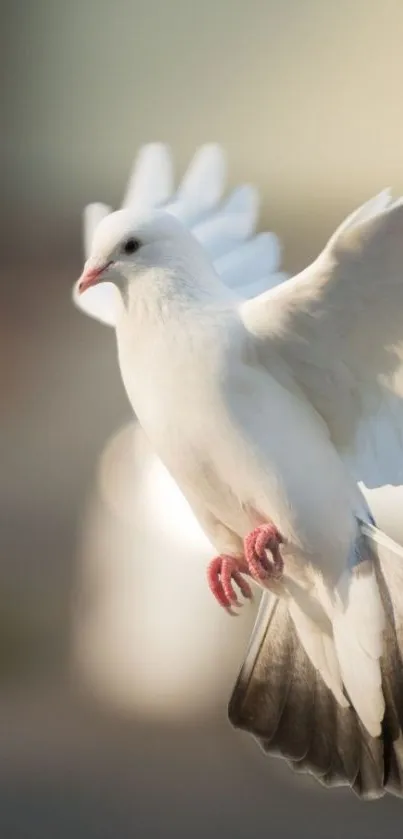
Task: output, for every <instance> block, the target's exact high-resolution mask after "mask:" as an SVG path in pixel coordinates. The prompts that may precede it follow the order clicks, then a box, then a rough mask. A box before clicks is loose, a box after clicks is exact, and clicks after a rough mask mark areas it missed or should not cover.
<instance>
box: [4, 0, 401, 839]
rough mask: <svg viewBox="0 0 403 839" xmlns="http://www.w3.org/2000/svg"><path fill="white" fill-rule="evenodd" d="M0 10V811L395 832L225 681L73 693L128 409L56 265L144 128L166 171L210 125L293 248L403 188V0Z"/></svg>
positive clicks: (36, 821)
mask: <svg viewBox="0 0 403 839" xmlns="http://www.w3.org/2000/svg"><path fill="white" fill-rule="evenodd" d="M1 13H2V21H1V23H2V26H1V31H2V47H1V61H2V63H4V67H3V71H2V76H1V78H2V82H3V99H4V102H3V108H2V113H3V120H2V131H1V138H0V141H1V145H2V161H3V163H4V175H3V179H2V199H3V200H2V225H1V229H2V233H3V236H2V239H3V247H2V264H1V277H0V280H1V285H0V287H1V291H2V302H1V307H0V376H1V378H0V398H1V417H0V421H1V435H0V449H1V470H0V517H1V522H0V525H1V526H0V551H1V555H0V560H1V561H0V667H1V670H0V672H1V683H2V685H3V689H2V691H0V702H1V704H2V706H3V708H2V712H1V714H0V776H1V783H0V835H1V836H4V837H5V839H20V837H22V836H29V837H30V839H36V837H38V839H39V837H40V839H47V838H48V837H49V839H50V837H52V839H55V837H57V839H64V838H65V837H66V839H67V838H68V839H70V837H72V836H74V837H75V839H81V838H82V839H93V837H94V839H95V837H96V839H98V837H99V839H106V837H108V839H109V837H111V839H112V837H113V839H121V838H122V839H125V837H129V836H130V837H132V836H136V837H137V836H139V837H142V836H143V835H144V836H145V835H148V834H150V835H153V836H154V835H155V836H161V837H162V836H171V835H172V836H175V837H182V836H183V837H189V836H192V837H193V836H195V837H198V836H200V837H202V836H203V837H205V836H206V835H213V836H215V835H226V834H228V835H231V836H232V837H233V839H236V837H248V839H253V837H255V836H256V837H257V836H261V835H262V834H263V832H268V833H270V834H271V835H273V836H275V837H293V836H296V835H308V836H309V837H310V839H316V837H317V839H333V837H334V839H336V837H337V839H338V837H339V836H340V835H341V834H343V836H346V837H348V839H350V837H351V839H360V837H362V839H372V837H374V839H375V837H378V836H381V835H382V836H383V837H385V839H393V837H397V836H400V835H401V812H402V810H401V805H399V804H398V802H396V801H393V800H388V801H384V802H382V803H380V804H376V805H366V806H362V805H359V804H358V803H357V802H356V801H355V799H354V798H353V797H352V796H351V795H349V794H348V793H347V792H343V791H335V792H334V793H332V794H326V793H324V792H323V791H321V790H320V788H318V787H317V786H314V785H312V784H311V783H310V782H309V781H308V780H307V779H298V778H295V776H293V775H291V773H289V772H288V770H287V768H286V767H285V766H284V765H283V764H280V763H277V762H276V761H272V762H271V763H267V762H265V761H264V760H263V759H260V755H259V754H258V753H257V752H256V751H255V750H254V749H253V748H252V745H251V744H249V743H248V742H245V741H244V740H243V738H239V737H237V736H236V735H234V734H233V733H232V732H231V731H230V730H229V729H228V728H227V727H226V725H225V708H221V705H220V706H219V707H218V708H217V710H216V713H215V715H214V714H213V715H211V714H210V715H209V716H208V718H207V716H206V718H205V719H204V721H200V718H198V719H197V720H196V719H193V721H192V714H191V713H190V719H187V721H186V723H185V722H183V723H182V724H180V722H178V721H176V722H175V723H173V722H172V721H171V722H169V721H167V720H166V719H164V718H163V715H161V718H160V719H158V718H155V717H154V718H153V719H152V720H150V719H149V718H147V717H146V716H145V715H144V714H143V716H142V714H140V713H139V712H137V713H136V714H130V713H129V712H125V715H124V717H122V715H121V714H120V715H118V714H117V712H116V709H113V708H112V707H106V706H104V705H102V704H101V703H100V702H99V701H97V702H96V703H95V698H89V697H88V696H87V697H86V699H85V701H82V700H79V698H78V696H77V687H78V686H79V680H78V678H77V677H76V676H74V678H72V676H71V668H70V649H71V635H72V630H73V624H74V619H75V618H74V615H75V612H74V610H73V608H72V604H73V603H74V597H75V594H76V591H77V585H79V582H78V581H80V579H81V577H80V574H81V564H82V563H83V562H85V550H86V548H85V545H84V546H83V542H82V539H81V533H82V528H81V523H82V522H83V521H85V520H86V516H85V510H86V507H85V505H86V500H87V499H88V498H89V497H90V496H91V492H92V488H93V486H94V481H95V473H96V466H97V462H98V457H99V455H100V453H101V451H102V449H103V446H104V444H105V442H106V440H107V439H108V438H109V436H110V435H111V434H112V433H113V432H115V431H116V429H117V428H118V427H119V425H121V423H122V422H124V421H125V420H126V419H127V418H128V417H129V411H128V407H127V403H126V400H125V397H124V395H123V393H122V388H121V386H120V382H119V378H118V374H117V370H116V363H115V354H114V345H113V336H112V334H111V333H110V332H109V331H108V330H106V329H103V328H102V327H100V326H98V325H97V324H95V323H92V322H90V321H89V320H88V319H86V318H84V317H82V316H80V315H79V314H78V313H77V312H75V311H74V310H73V308H72V306H71V303H70V287H71V284H72V282H73V281H74V279H75V278H76V276H77V275H78V272H79V270H80V264H81V258H82V253H81V238H80V237H81V229H80V225H81V209H82V206H83V204H84V203H86V202H87V201H89V200H94V199H100V200H105V201H108V202H110V203H112V204H114V205H117V204H118V202H119V199H120V197H121V195H122V192H123V189H124V184H125V178H126V175H127V171H128V169H129V167H130V164H131V160H132V157H133V154H134V152H135V150H136V148H137V147H138V146H139V145H140V144H142V143H143V142H147V141H149V140H154V139H157V140H164V141H168V142H169V143H171V145H172V147H173V149H174V153H175V157H176V159H177V161H178V169H179V171H182V170H183V168H184V166H185V165H186V163H187V161H188V160H189V158H190V157H191V155H192V153H193V151H194V148H195V147H196V146H197V145H198V144H199V143H201V142H204V141H209V140H216V141H219V142H222V143H223V144H224V145H225V147H226V148H227V150H228V154H229V162H230V179H231V182H232V183H235V182H238V181H239V180H249V181H252V182H256V183H258V184H259V186H260V188H261V191H262V197H263V217H262V226H265V227H266V226H269V227H270V228H271V229H274V230H276V231H277V232H279V234H280V235H281V238H282V240H283V243H284V247H285V264H286V267H287V268H289V269H291V270H293V269H296V268H298V267H302V266H303V265H304V264H305V262H306V261H307V260H308V259H309V258H311V257H312V256H313V255H314V254H315V253H316V251H317V249H318V248H319V247H320V245H321V244H322V243H323V240H324V238H325V236H326V235H327V234H329V233H330V232H331V231H332V229H333V227H334V225H335V224H336V223H337V222H338V221H339V220H340V219H341V218H342V217H343V215H344V214H345V213H347V212H348V211H349V210H350V209H352V208H353V207H354V206H355V205H356V204H359V203H360V202H361V201H362V200H365V198H367V197H369V196H370V195H372V194H373V193H374V192H376V191H378V190H380V189H381V188H383V187H384V186H392V187H393V189H394V190H395V191H396V193H398V194H399V192H402V191H403V107H402V92H401V89H402V81H403V55H402V47H403V4H402V3H401V0H379V2H378V0H350V2H346V0H337V1H335V2H333V1H332V0H277V2H275V0H265V2H263V0H260V2H258V0H249V2H239V0H214V2H213V0H204V2H200V3H194V2H193V0H170V1H169V2H168V0H147V2H140V0H127V2H124V0H117V1H116V2H114V3H112V2H110V0H108V2H106V0H105V2H104V0H84V2H82V3H81V2H80V3H79V2H78V0H72V1H71V2H69V3H67V2H61V0H53V2H50V0H13V2H11V0H10V2H7V0H6V2H4V0H3V3H2V6H1ZM113 549H114V544H112V549H111V551H110V556H111V562H112V558H113ZM116 550H117V543H116ZM94 585H95V584H94ZM95 596H96V592H95V593H94V591H92V590H90V591H86V593H85V597H88V598H89V599H90V600H91V598H94V597H95ZM84 599H85V598H84ZM83 608H85V603H84V606H83ZM138 642H139V638H138V637H136V638H133V644H136V643H138ZM217 643H219V640H218V641H217ZM116 655H117V656H119V650H118V648H117V649H116ZM209 672H210V677H209V678H211V669H210V671H209ZM73 675H74V674H73ZM111 678H113V675H111ZM218 679H219V665H217V680H218ZM211 689H212V690H213V689H214V681H213V682H212V688H211ZM220 709H221V710H220Z"/></svg>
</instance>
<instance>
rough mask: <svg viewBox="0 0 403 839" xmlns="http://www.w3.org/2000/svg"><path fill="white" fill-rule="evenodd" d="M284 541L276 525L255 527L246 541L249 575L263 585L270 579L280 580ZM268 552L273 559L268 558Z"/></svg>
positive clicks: (282, 566)
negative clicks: (281, 550) (281, 549)
mask: <svg viewBox="0 0 403 839" xmlns="http://www.w3.org/2000/svg"><path fill="white" fill-rule="evenodd" d="M283 542H284V539H283V537H282V535H281V533H279V531H278V530H277V527H275V526H274V524H261V525H259V527H255V529H254V530H252V532H251V533H249V534H248V536H246V538H245V540H244V549H245V559H246V562H247V566H248V570H249V574H250V575H251V577H253V579H254V580H256V581H257V582H259V583H261V582H263V581H264V580H267V579H269V578H271V579H274V580H279V579H280V577H281V576H282V573H283V568H284V563H283V558H282V556H281V553H280V545H282V544H283ZM267 551H269V552H270V553H271V555H272V559H269V558H268V556H267Z"/></svg>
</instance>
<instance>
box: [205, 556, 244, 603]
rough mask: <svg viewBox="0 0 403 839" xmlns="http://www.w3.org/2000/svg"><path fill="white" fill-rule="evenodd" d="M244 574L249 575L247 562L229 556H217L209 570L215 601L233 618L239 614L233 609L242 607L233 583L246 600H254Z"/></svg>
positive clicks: (210, 584)
mask: <svg viewBox="0 0 403 839" xmlns="http://www.w3.org/2000/svg"><path fill="white" fill-rule="evenodd" d="M243 573H244V574H245V573H246V574H248V573H249V571H248V568H247V565H246V563H245V560H244V559H243V558H242V557H234V556H229V555H228V554H221V555H220V556H216V557H215V558H214V559H213V560H212V561H211V562H210V565H209V566H208V569H207V579H208V583H209V586H210V589H211V591H212V593H213V595H214V597H215V599H216V600H217V601H218V603H219V604H220V606H223V608H224V609H225V610H226V611H227V612H228V614H230V615H233V616H236V615H237V614H238V612H234V610H233V608H234V607H235V608H241V607H242V603H241V602H240V601H239V600H238V597H237V594H236V592H235V589H234V585H233V583H235V585H236V586H237V587H238V588H239V591H240V592H241V594H242V596H243V597H245V599H246V600H251V599H252V590H251V587H250V585H249V583H247V582H246V580H244V578H243V576H242V574H243Z"/></svg>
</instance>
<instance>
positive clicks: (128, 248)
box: [123, 236, 141, 254]
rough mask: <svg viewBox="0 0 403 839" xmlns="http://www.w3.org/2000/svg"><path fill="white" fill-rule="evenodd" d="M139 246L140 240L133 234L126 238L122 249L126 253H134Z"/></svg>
mask: <svg viewBox="0 0 403 839" xmlns="http://www.w3.org/2000/svg"><path fill="white" fill-rule="evenodd" d="M139 248H141V242H139V240H138V239H135V238H134V237H133V236H132V237H130V239H128V240H127V242H125V243H124V245H123V251H124V253H127V254H131V253H136V251H138V249H139Z"/></svg>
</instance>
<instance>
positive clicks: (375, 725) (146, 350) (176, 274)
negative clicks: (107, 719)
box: [81, 147, 403, 789]
mask: <svg viewBox="0 0 403 839" xmlns="http://www.w3.org/2000/svg"><path fill="white" fill-rule="evenodd" d="M155 148H157V147H155ZM154 153H155V152H154ZM208 155H213V159H215V160H218V157H217V155H218V150H217V148H216V147H208ZM214 156H215V157H214ZM201 160H202V162H203V157H202V158H201ZM198 165H200V158H199V161H198ZM218 180H219V179H218ZM189 183H190V185H192V184H197V185H198V188H199V185H200V180H199V179H198V178H197V177H194V178H193V179H192V177H190V179H189V180H188V184H189ZM156 194H158V191H157V193H156ZM184 194H185V196H186V200H189V208H190V210H189V216H190V218H191V219H192V223H191V225H190V226H191V229H192V231H193V234H194V235H192V234H191V233H190V232H188V231H187V230H186V229H185V228H184V227H183V225H182V224H180V223H179V222H178V221H177V220H175V219H174V218H173V216H177V217H178V218H179V217H181V218H182V221H183V218H184V217H185V215H186V214H185V213H184V212H183V208H182V211H181V212H180V211H179V210H178V202H173V205H172V206H173V208H174V212H171V213H170V212H169V207H168V213H166V212H165V213H164V212H161V211H155V210H154V209H153V208H152V207H150V206H148V207H147V212H144V211H142V212H141V213H140V212H139V209H138V207H134V208H133V207H131V206H128V207H127V209H126V210H124V211H121V212H120V213H118V214H112V215H111V216H108V217H104V218H103V219H102V220H101V222H100V223H99V225H98V227H97V229H96V233H95V236H94V237H93V240H92V247H91V251H90V255H89V259H88V260H87V263H86V269H85V272H84V274H83V279H82V280H81V284H83V282H84V283H85V282H87V280H86V277H87V278H88V277H90V275H91V276H93V275H94V272H95V273H96V276H97V280H98V281H99V279H102V280H104V281H105V280H106V281H107V282H108V281H109V282H112V283H113V284H114V285H115V286H116V287H117V288H118V289H119V292H118V294H119V305H118V307H117V308H116V329H117V339H118V350H119V361H120V366H121V372H122V377H123V381H124V383H125V386H126V390H127V393H128V395H129V398H130V401H131V403H132V405H133V409H134V411H135V413H136V414H137V416H138V418H139V421H140V423H141V424H142V426H143V428H144V430H145V432H146V434H147V436H148V437H149V439H150V441H151V442H152V444H153V445H154V448H155V450H156V451H157V452H158V454H159V455H160V457H161V459H162V460H163V461H164V463H165V465H166V466H167V467H168V469H169V470H170V472H171V474H172V476H173V478H174V479H175V481H177V483H178V485H179V486H180V488H181V489H182V492H183V493H184V495H185V496H186V497H187V499H188V501H189V502H190V504H191V506H192V508H193V510H194V513H195V515H196V516H197V518H198V519H199V521H200V523H201V524H202V526H203V529H204V530H205V532H206V534H207V535H208V537H209V539H210V540H211V542H212V544H214V546H215V547H216V549H217V551H218V552H219V553H225V554H228V553H229V554H233V555H239V554H241V553H242V551H243V539H244V537H245V536H246V535H247V533H248V532H249V531H250V530H251V529H252V528H253V527H254V526H255V525H256V523H257V521H258V520H260V519H261V518H262V519H264V520H273V521H274V522H275V524H276V525H277V526H278V528H279V529H280V531H281V533H282V534H283V536H284V537H285V540H286V541H285V546H284V549H283V557H284V563H285V566H284V569H285V570H284V575H283V578H282V581H281V583H280V584H279V585H276V586H273V591H275V594H276V596H277V597H279V598H280V601H282V602H283V603H284V608H285V609H286V611H285V612H284V616H285V618H284V621H283V629H284V633H285V634H287V633H286V627H287V632H288V631H289V630H288V623H287V620H288V616H289V617H290V618H291V620H292V622H293V626H294V628H295V631H296V633H297V636H298V638H299V640H300V642H301V643H302V646H303V649H304V650H305V653H306V655H307V657H308V659H309V661H310V663H311V665H312V666H313V667H314V669H315V671H316V672H318V673H320V675H321V677H322V679H323V682H324V684H325V685H326V686H327V688H328V689H329V691H330V692H331V693H330V695H332V696H333V697H334V699H335V700H336V703H337V705H338V707H339V708H340V709H344V710H343V713H344V712H346V713H347V712H348V713H350V711H349V710H348V705H349V702H351V704H352V706H353V707H354V709H355V711H356V713H357V715H358V717H359V719H360V720H361V722H362V724H363V726H364V728H365V729H366V732H367V735H365V736H368V735H369V736H370V738H372V739H375V738H379V737H380V735H381V732H382V725H385V719H384V712H385V688H384V686H383V683H382V673H381V659H382V656H383V654H384V651H385V640H384V639H385V631H386V627H387V619H386V613H385V603H383V602H382V598H381V594H380V589H379V585H378V581H377V576H376V563H375V562H374V558H373V555H372V548H373V546H372V548H371V547H369V545H368V539H369V538H370V536H369V535H368V532H367V533H366V539H365V538H364V537H363V527H362V522H370V520H371V519H370V517H369V514H368V508H367V505H366V502H365V499H364V497H363V495H362V493H361V491H360V489H359V487H358V485H357V482H360V481H364V482H365V483H366V484H367V485H368V483H369V482H370V485H371V486H381V485H382V484H384V483H386V482H390V483H392V482H393V483H400V482H402V472H401V454H402V450H401V439H400V438H401V433H400V428H401V422H400V419H401V410H402V409H401V350H400V343H401V341H402V338H403V322H402V320H401V303H402V302H403V265H402V262H403V260H402V258H403V204H401V203H399V202H397V203H395V204H394V203H393V202H392V201H391V200H390V198H389V195H388V193H382V194H381V195H380V196H378V197H377V198H375V199H373V200H372V201H371V202H368V204H366V205H364V207H362V208H360V209H359V210H358V211H357V212H356V213H355V214H353V215H352V216H350V217H349V218H348V219H347V221H346V222H344V224H343V225H341V227H340V228H339V229H338V231H336V233H335V234H334V235H333V236H332V238H331V240H330V241H329V243H328V245H327V246H326V247H325V249H324V251H323V252H322V254H321V255H320V256H319V258H318V259H317V260H316V261H315V262H314V263H313V264H312V265H311V266H310V267H309V268H308V269H306V270H305V271H304V272H303V273H302V274H301V275H299V276H297V277H295V278H294V279H293V280H291V281H289V282H287V283H281V284H276V282H273V284H272V285H273V287H272V288H271V289H270V290H269V291H265V292H264V293H263V294H261V295H259V296H257V297H253V296H249V295H248V289H249V292H250V291H251V289H255V288H256V286H257V285H258V284H259V283H260V282H261V280H262V278H264V264H265V261H266V266H268V265H269V266H270V270H274V271H276V270H277V268H278V255H277V258H276V253H275V248H276V244H277V243H276V244H274V240H272V246H271V247H270V239H267V238H263V239H262V238H261V237H257V238H256V239H255V240H253V241H252V242H250V241H248V243H247V244H246V245H242V244H241V245H240V243H242V242H243V241H244V240H247V239H249V238H250V236H251V234H252V232H253V230H254V227H255V223H256V210H257V208H256V196H255V193H254V191H253V190H251V188H249V187H244V188H242V189H239V190H238V191H236V192H235V193H234V194H233V196H232V197H230V199H229V200H228V201H227V202H226V203H225V204H224V206H223V209H222V210H220V211H217V212H214V213H213V214H212V215H211V216H210V217H208V218H206V219H204V220H203V219H202V220H200V218H198V213H197V202H196V201H195V200H194V198H192V200H190V199H189V191H186V189H185V191H184ZM220 194H221V189H218V190H217V192H216V193H214V190H212V189H211V188H210V187H208V188H206V195H207V196H208V200H207V199H203V200H202V201H201V206H202V207H203V210H204V211H207V210H208V209H210V210H211V207H212V206H214V200H216V198H217V195H218V196H219V195H220ZM164 197H166V196H165V193H164ZM209 202H210V203H209ZM197 239H198V240H199V242H197V241H196V240H197ZM133 241H134V242H135V246H136V252H135V253H130V252H129V250H128V249H127V245H128V243H129V242H131V243H133ZM202 246H203V247H202ZM239 248H240V249H239ZM234 249H236V250H235V254H234ZM231 251H232V255H231ZM237 251H238V253H237ZM209 255H210V256H211V257H212V258H213V259H214V260H215V267H216V270H214V268H213V267H212V265H211V263H210V261H209V258H208V257H209ZM254 269H256V274H255V276H253V273H254ZM243 270H244V271H245V281H244V282H242V271H243ZM219 272H220V273H221V276H222V278H223V280H224V281H226V282H223V280H220V276H219ZM231 277H232V278H233V282H232V283H231V282H229V281H228V280H229V279H231ZM231 285H232V288H230V287H229V286H231ZM87 293H88V292H87ZM116 299H117V298H116ZM400 324H402V325H400ZM385 434H387V435H388V440H389V442H388V448H389V451H390V448H391V441H393V443H394V444H395V450H394V453H393V456H392V457H389V458H388V459H386V458H385V457H384V456H383V454H382V444H383V441H384V439H385ZM388 596H389V597H390V598H391V599H392V603H393V605H395V602H396V598H395V593H394V592H393V591H391V590H390V588H389V590H388ZM267 615H268V616H269V611H267ZM260 620H261V619H260ZM389 628H390V627H389ZM387 666H388V671H389V672H391V668H390V662H387ZM280 677H281V678H284V673H283V670H281V672H279V678H280ZM397 678H398V679H399V680H401V672H400V673H399V674H398V676H397ZM399 684H400V682H399ZM347 697H348V698H347ZM340 713H341V711H340ZM250 728H251V729H252V730H253V725H251V726H250ZM337 742H338V741H337V738H336V744H335V748H337ZM314 769H315V764H314ZM316 769H317V767H316ZM339 774H341V776H342V777H344V775H343V773H340V772H339ZM345 777H347V778H348V780H349V781H350V782H351V778H350V777H348V774H347V771H346V770H345ZM384 781H385V779H383V782H382V783H380V782H378V787H379V788H383V786H384V785H385V784H384ZM372 786H373V789H375V786H376V785H374V784H373V785H372Z"/></svg>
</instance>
